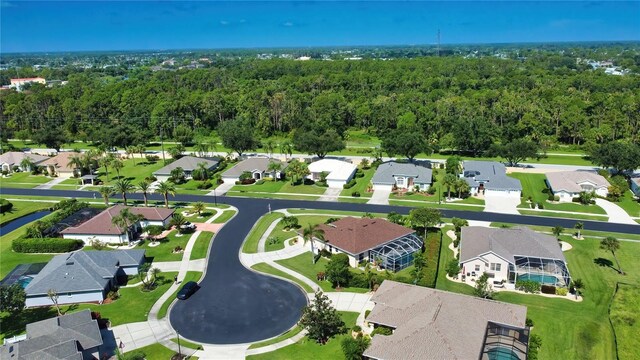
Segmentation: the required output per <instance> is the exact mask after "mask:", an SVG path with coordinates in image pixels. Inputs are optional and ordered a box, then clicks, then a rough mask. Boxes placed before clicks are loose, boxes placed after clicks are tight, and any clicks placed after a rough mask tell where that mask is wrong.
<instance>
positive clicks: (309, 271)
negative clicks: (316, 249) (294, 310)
mask: <svg viewBox="0 0 640 360" xmlns="http://www.w3.org/2000/svg"><path fill="white" fill-rule="evenodd" d="M311 260H312V257H311V252H310V251H307V252H305V253H304V254H300V255H298V256H296V257H292V258H289V259H284V260H276V263H278V264H280V265H282V266H284V267H286V268H289V269H291V270H293V271H295V272H297V273H299V274H302V275H303V276H305V277H306V278H308V279H309V280H311V281H313V282H315V283H316V284H318V286H320V288H321V289H322V291H325V292H330V291H336V289H334V288H333V287H332V286H331V283H330V282H329V281H326V280H325V281H318V280H316V275H317V274H318V273H319V272H324V271H325V268H326V266H327V263H329V260H327V259H325V258H323V257H321V258H320V259H318V261H317V262H316V263H315V264H312V263H311ZM350 270H351V272H352V273H357V272H361V271H360V270H357V269H350ZM340 291H344V292H357V293H366V292H369V289H363V288H354V287H345V288H342V289H340Z"/></svg>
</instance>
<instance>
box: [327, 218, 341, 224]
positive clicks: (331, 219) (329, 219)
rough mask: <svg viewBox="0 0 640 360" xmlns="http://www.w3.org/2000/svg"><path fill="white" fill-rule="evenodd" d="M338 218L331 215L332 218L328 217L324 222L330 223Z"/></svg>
mask: <svg viewBox="0 0 640 360" xmlns="http://www.w3.org/2000/svg"><path fill="white" fill-rule="evenodd" d="M338 220H339V219H338V218H334V217H332V218H328V219H327V220H326V221H325V222H324V223H325V224H331V223H333V222H336V221H338Z"/></svg>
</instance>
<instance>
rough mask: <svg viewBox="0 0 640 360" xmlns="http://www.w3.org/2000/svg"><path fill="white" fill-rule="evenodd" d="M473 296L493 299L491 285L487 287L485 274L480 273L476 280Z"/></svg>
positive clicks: (487, 277) (487, 282) (487, 275)
mask: <svg viewBox="0 0 640 360" xmlns="http://www.w3.org/2000/svg"><path fill="white" fill-rule="evenodd" d="M474 294H475V295H476V296H478V297H481V298H484V299H491V298H492V297H493V290H492V289H491V285H489V274H487V273H486V272H485V273H482V275H480V277H479V278H478V280H476V287H475V289H474Z"/></svg>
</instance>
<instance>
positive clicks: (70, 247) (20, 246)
mask: <svg viewBox="0 0 640 360" xmlns="http://www.w3.org/2000/svg"><path fill="white" fill-rule="evenodd" d="M83 245H84V242H82V240H74V239H62V238H42V239H30V238H18V239H15V240H13V242H12V243H11V248H12V249H13V251H15V252H18V253H64V252H70V251H74V250H78V249H80V248H82V246H83Z"/></svg>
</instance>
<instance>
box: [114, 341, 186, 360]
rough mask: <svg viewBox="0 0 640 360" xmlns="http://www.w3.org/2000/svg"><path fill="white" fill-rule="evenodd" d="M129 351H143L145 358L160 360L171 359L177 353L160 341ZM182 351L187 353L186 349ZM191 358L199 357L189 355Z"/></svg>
mask: <svg viewBox="0 0 640 360" xmlns="http://www.w3.org/2000/svg"><path fill="white" fill-rule="evenodd" d="M125 350H126V348H125ZM129 352H130V353H132V354H134V353H136V354H137V353H143V354H144V355H145V359H159V360H165V359H166V360H169V359H171V357H172V356H173V355H175V354H176V352H175V351H173V350H171V349H169V348H167V347H164V346H163V345H162V344H158V343H155V344H151V345H147V346H145V347H142V348H139V349H136V350H131V351H129ZM182 352H183V353H185V352H186V351H184V350H183V351H182ZM126 354H128V353H125V356H126ZM189 359H197V358H196V357H189Z"/></svg>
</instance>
